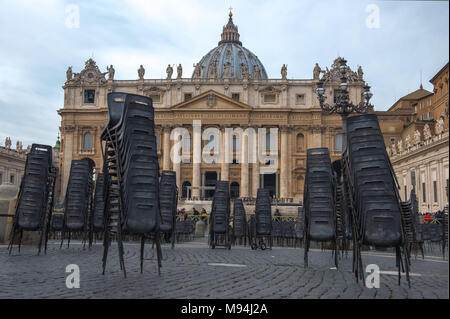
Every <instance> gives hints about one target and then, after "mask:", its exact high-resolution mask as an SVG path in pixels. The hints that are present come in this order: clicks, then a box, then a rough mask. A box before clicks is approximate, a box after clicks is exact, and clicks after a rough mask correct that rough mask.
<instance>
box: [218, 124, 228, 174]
mask: <svg viewBox="0 0 450 319" xmlns="http://www.w3.org/2000/svg"><path fill="white" fill-rule="evenodd" d="M221 133H222V143H221V144H222V145H221V160H222V163H221V165H220V180H221V181H229V179H230V166H229V165H230V164H229V163H228V161H227V160H226V157H225V155H226V150H227V149H228V147H229V140H228V138H227V136H226V134H225V126H223V127H221Z"/></svg>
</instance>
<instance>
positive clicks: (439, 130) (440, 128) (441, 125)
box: [434, 116, 444, 135]
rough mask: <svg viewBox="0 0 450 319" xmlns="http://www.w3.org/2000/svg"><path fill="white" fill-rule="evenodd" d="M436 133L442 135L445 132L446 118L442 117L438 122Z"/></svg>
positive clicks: (435, 127)
mask: <svg viewBox="0 0 450 319" xmlns="http://www.w3.org/2000/svg"><path fill="white" fill-rule="evenodd" d="M434 132H435V133H436V135H441V134H442V133H443V132H444V118H443V117H442V116H441V117H440V118H439V120H437V122H436V125H435V126H434Z"/></svg>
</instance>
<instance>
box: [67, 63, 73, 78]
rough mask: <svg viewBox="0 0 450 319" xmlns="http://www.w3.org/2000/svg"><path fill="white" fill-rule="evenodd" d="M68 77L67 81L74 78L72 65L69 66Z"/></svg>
mask: <svg viewBox="0 0 450 319" xmlns="http://www.w3.org/2000/svg"><path fill="white" fill-rule="evenodd" d="M66 77H67V81H70V80H72V67H71V66H69V68H68V69H67V71H66Z"/></svg>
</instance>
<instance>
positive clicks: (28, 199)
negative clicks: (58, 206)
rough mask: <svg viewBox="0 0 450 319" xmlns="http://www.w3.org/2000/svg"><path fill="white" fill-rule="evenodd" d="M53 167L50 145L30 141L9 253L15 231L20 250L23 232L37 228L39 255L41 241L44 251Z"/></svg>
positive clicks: (51, 196)
mask: <svg viewBox="0 0 450 319" xmlns="http://www.w3.org/2000/svg"><path fill="white" fill-rule="evenodd" d="M55 178H56V169H55V168H53V166H52V147H51V146H48V145H41V144H33V145H32V146H31V150H30V153H29V154H28V155H27V160H26V162H25V172H24V175H23V178H22V181H21V183H20V188H19V194H18V196H17V204H16V210H15V214H14V220H13V226H12V230H11V235H10V242H9V246H8V250H9V254H11V252H12V248H13V244H14V241H15V237H16V235H17V234H18V236H19V238H18V245H19V252H20V246H21V243H22V236H23V231H39V232H40V238H39V244H38V254H40V252H41V247H42V243H43V241H44V243H45V252H46V251H47V241H48V233H49V230H50V219H51V213H52V209H53V201H54V189H55Z"/></svg>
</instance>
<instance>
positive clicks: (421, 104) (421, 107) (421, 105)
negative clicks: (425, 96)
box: [420, 102, 423, 110]
mask: <svg viewBox="0 0 450 319" xmlns="http://www.w3.org/2000/svg"><path fill="white" fill-rule="evenodd" d="M420 109H421V110H423V102H420Z"/></svg>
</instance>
